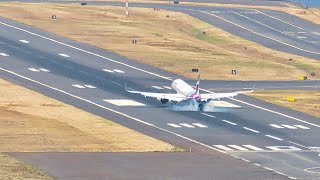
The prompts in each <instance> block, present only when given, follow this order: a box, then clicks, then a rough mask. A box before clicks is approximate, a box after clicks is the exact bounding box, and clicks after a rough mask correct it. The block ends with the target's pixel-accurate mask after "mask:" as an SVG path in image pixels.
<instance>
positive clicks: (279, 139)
mask: <svg viewBox="0 0 320 180" xmlns="http://www.w3.org/2000/svg"><path fill="white" fill-rule="evenodd" d="M266 136H267V137H269V138H272V139H275V140H278V141H283V139H281V138H278V137H275V136H271V135H266Z"/></svg>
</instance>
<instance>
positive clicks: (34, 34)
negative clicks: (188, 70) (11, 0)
mask: <svg viewBox="0 0 320 180" xmlns="http://www.w3.org/2000/svg"><path fill="white" fill-rule="evenodd" d="M189 10H190V9H189ZM0 24H2V25H4V26H7V27H10V28H13V29H16V30H19V31H23V32H25V33H29V34H31V35H33V36H37V37H40V38H43V39H46V40H49V41H52V42H55V43H57V44H60V45H63V46H67V47H70V48H72V49H76V50H78V51H81V52H84V53H87V54H91V55H93V56H96V57H100V58H102V59H105V60H108V61H111V62H114V63H117V64H121V65H123V66H127V67H129V68H132V69H135V70H137V71H141V72H144V73H146V74H150V75H153V76H156V77H160V78H162V79H166V80H169V81H173V80H172V79H171V78H170V77H165V76H161V75H159V74H156V73H152V72H149V71H146V70H143V69H140V68H137V67H134V66H131V65H128V64H125V63H122V62H118V61H116V60H113V59H110V58H107V57H104V56H101V55H99V54H96V53H93V52H90V51H86V50H83V49H81V48H77V47H74V46H71V45H69V44H66V43H63V42H60V41H57V40H54V39H51V38H48V37H45V36H42V35H39V34H36V33H33V32H30V31H27V30H24V29H21V28H18V27H16V26H12V25H9V24H7V23H4V22H0ZM0 55H1V53H0ZM201 90H202V91H205V92H209V93H214V92H212V91H208V90H205V89H201ZM229 99H231V100H234V101H237V102H239V103H242V104H246V105H248V106H251V107H254V108H257V109H261V110H264V111H267V112H270V113H273V114H277V115H279V116H283V117H286V118H289V119H293V120H296V121H299V122H303V123H306V124H309V125H312V126H315V127H318V128H320V125H316V124H313V123H310V122H307V121H303V120H301V119H298V118H295V117H292V116H288V115H286V114H283V113H280V112H276V111H272V110H269V109H267V108H263V107H260V106H257V105H254V104H250V103H247V102H244V101H241V100H238V99H234V98H229ZM203 115H206V116H208V114H203Z"/></svg>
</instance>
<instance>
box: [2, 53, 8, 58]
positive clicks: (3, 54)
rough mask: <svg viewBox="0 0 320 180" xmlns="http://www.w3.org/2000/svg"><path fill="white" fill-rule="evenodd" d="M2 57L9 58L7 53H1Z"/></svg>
mask: <svg viewBox="0 0 320 180" xmlns="http://www.w3.org/2000/svg"><path fill="white" fill-rule="evenodd" d="M0 55H1V56H5V57H6V56H9V55H8V54H6V53H0Z"/></svg>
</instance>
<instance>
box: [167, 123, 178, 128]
mask: <svg viewBox="0 0 320 180" xmlns="http://www.w3.org/2000/svg"><path fill="white" fill-rule="evenodd" d="M167 125H169V126H172V127H174V128H181V126H179V125H177V124H173V123H167Z"/></svg>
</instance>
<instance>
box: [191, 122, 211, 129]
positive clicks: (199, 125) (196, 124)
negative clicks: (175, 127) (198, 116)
mask: <svg viewBox="0 0 320 180" xmlns="http://www.w3.org/2000/svg"><path fill="white" fill-rule="evenodd" d="M192 124H193V125H195V126H198V127H201V128H207V127H208V126H206V125H203V124H200V123H192Z"/></svg>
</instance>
